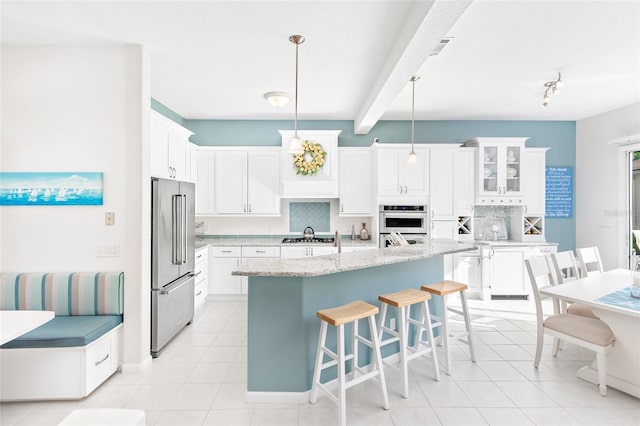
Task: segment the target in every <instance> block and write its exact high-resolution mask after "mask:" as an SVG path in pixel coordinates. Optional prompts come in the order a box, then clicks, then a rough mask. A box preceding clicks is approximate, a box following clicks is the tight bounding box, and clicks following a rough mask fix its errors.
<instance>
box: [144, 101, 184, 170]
mask: <svg viewBox="0 0 640 426" xmlns="http://www.w3.org/2000/svg"><path fill="white" fill-rule="evenodd" d="M192 134H193V132H191V131H190V130H188V129H185V128H184V127H182V126H180V125H179V124H177V123H175V122H174V121H172V120H169V119H168V118H166V117H165V116H163V115H162V114H159V113H157V112H156V111H153V110H152V111H151V133H150V136H151V152H150V156H151V176H154V177H160V178H166V179H176V180H183V181H189V180H190V179H191V169H190V165H191V157H190V155H191V154H190V153H188V151H189V136H191V135H192Z"/></svg>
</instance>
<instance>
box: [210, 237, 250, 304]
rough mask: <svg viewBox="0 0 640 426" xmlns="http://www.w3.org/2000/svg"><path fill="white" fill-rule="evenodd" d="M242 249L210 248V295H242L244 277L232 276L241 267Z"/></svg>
mask: <svg viewBox="0 0 640 426" xmlns="http://www.w3.org/2000/svg"><path fill="white" fill-rule="evenodd" d="M241 253H242V252H241V249H240V247H222V246H220V247H210V250H209V294H242V278H243V277H242V276H235V275H231V272H233V270H234V269H236V268H238V266H240V262H241V261H242V259H241Z"/></svg>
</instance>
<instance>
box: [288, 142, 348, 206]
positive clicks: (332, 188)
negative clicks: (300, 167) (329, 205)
mask: <svg viewBox="0 0 640 426" xmlns="http://www.w3.org/2000/svg"><path fill="white" fill-rule="evenodd" d="M340 133H341V130H298V136H299V137H300V139H302V141H303V142H304V141H310V142H313V143H316V144H320V145H322V149H323V150H324V151H325V152H326V155H325V157H324V165H323V166H322V167H321V168H320V170H318V172H317V173H316V174H313V175H303V174H297V168H296V167H295V166H294V165H293V158H294V156H293V155H292V154H289V152H288V150H289V141H290V139H291V137H292V136H293V134H294V132H293V130H280V135H281V136H282V149H281V155H282V160H281V167H282V168H281V176H282V186H281V191H280V194H281V196H282V197H284V198H337V197H338V173H339V171H338V163H339V158H338V157H339V156H338V135H340ZM310 159H311V158H310V157H309V158H308V159H307V160H308V161H309V160H310Z"/></svg>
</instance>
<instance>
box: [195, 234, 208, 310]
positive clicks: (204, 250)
mask: <svg viewBox="0 0 640 426" xmlns="http://www.w3.org/2000/svg"><path fill="white" fill-rule="evenodd" d="M195 256H196V262H195V271H194V272H195V274H196V276H195V284H194V287H193V310H194V312H195V311H196V310H197V309H198V308H199V307H200V306H202V304H203V303H204V301H205V300H206V299H207V294H209V246H204V247H201V248H199V249H197V250H196V254H195Z"/></svg>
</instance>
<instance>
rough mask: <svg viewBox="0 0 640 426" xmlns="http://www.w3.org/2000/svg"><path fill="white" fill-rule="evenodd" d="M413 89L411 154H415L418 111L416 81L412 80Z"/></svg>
mask: <svg viewBox="0 0 640 426" xmlns="http://www.w3.org/2000/svg"><path fill="white" fill-rule="evenodd" d="M411 81H412V83H413V88H412V91H411V152H413V140H414V136H415V111H416V80H415V78H414V77H412V78H411Z"/></svg>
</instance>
